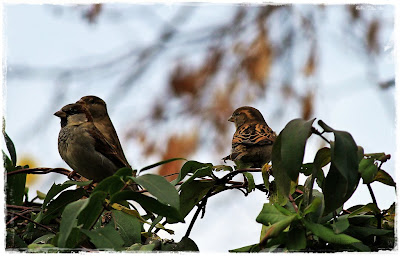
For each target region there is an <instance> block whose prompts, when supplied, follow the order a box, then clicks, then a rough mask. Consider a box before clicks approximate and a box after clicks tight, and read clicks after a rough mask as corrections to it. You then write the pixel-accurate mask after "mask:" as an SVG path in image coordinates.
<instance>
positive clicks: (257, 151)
mask: <svg viewBox="0 0 400 256" xmlns="http://www.w3.org/2000/svg"><path fill="white" fill-rule="evenodd" d="M228 121H230V122H233V123H234V124H235V127H236V131H235V133H234V134H233V138H232V153H231V154H230V155H229V156H227V157H224V158H223V159H222V160H224V161H225V160H232V161H234V162H235V163H236V165H237V166H238V168H240V169H241V168H249V167H254V168H262V167H263V166H264V165H265V164H267V163H268V162H269V161H270V160H271V155H272V146H273V144H274V141H275V138H276V134H275V132H274V131H273V130H272V129H271V128H270V127H269V126H268V124H267V123H266V122H265V119H264V117H263V116H262V114H261V113H260V111H259V110H258V109H256V108H253V107H249V106H244V107H240V108H238V109H236V110H235V111H234V112H233V114H232V116H231V117H230V118H229V119H228Z"/></svg>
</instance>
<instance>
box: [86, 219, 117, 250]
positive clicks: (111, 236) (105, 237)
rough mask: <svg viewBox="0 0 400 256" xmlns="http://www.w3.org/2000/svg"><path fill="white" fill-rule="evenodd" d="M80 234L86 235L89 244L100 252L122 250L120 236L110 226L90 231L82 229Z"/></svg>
mask: <svg viewBox="0 0 400 256" xmlns="http://www.w3.org/2000/svg"><path fill="white" fill-rule="evenodd" d="M81 232H82V233H84V234H85V235H87V236H88V237H89V238H90V242H92V243H93V244H94V245H95V246H96V248H97V249H100V250H104V249H108V250H110V249H112V250H115V251H118V250H121V249H122V246H123V244H124V240H123V239H122V238H121V236H120V234H119V233H118V232H117V231H116V230H115V229H114V228H113V227H112V226H111V225H106V226H105V227H103V228H98V229H95V230H91V231H89V230H86V229H82V230H81Z"/></svg>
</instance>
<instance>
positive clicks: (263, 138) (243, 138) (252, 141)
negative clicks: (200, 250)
mask: <svg viewBox="0 0 400 256" xmlns="http://www.w3.org/2000/svg"><path fill="white" fill-rule="evenodd" d="M274 141H275V133H274V132H273V131H272V129H271V128H270V127H269V126H268V125H266V124H260V123H250V124H244V125H242V126H241V127H239V128H238V129H237V130H236V132H235V134H234V135H233V139H232V147H236V146H238V145H246V146H262V145H272V144H273V143H274Z"/></svg>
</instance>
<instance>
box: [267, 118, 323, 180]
mask: <svg viewBox="0 0 400 256" xmlns="http://www.w3.org/2000/svg"><path fill="white" fill-rule="evenodd" d="M314 120H315V119H312V120H310V121H305V120H302V119H294V120H292V121H290V122H289V123H288V124H287V125H286V126H285V128H284V129H283V130H282V132H281V133H280V134H279V136H280V137H281V148H280V154H281V161H282V162H281V163H280V164H279V165H278V166H279V169H278V170H277V171H278V172H279V171H284V172H285V173H286V174H287V175H288V176H289V178H290V179H291V180H292V181H296V180H297V177H298V176H299V170H300V168H301V165H302V163H303V158H304V150H305V146H306V142H307V140H308V138H309V137H310V135H311V126H312V123H313V122H314ZM273 160H274V158H273ZM273 160H272V161H273ZM273 163H274V161H273ZM274 167H275V166H274Z"/></svg>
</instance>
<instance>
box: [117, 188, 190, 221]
mask: <svg viewBox="0 0 400 256" xmlns="http://www.w3.org/2000/svg"><path fill="white" fill-rule="evenodd" d="M122 200H134V201H136V202H137V203H139V204H140V205H141V206H142V207H144V208H146V209H148V210H149V211H151V212H153V213H156V214H159V215H161V216H164V217H170V218H172V219H175V220H177V221H181V222H183V221H184V220H183V218H182V216H181V215H180V213H179V211H178V209H176V208H174V207H171V206H168V205H165V204H163V203H161V202H159V201H157V200H156V199H154V198H152V197H148V196H145V195H142V194H140V193H137V192H134V191H121V192H118V193H116V194H115V195H113V196H112V197H111V200H110V203H111V204H112V203H118V202H120V201H122Z"/></svg>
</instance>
